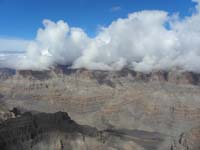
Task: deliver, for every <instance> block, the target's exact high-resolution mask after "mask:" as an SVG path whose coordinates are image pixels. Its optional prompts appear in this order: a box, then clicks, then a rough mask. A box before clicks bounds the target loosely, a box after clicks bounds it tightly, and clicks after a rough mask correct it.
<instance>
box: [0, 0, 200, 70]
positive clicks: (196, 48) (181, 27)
mask: <svg viewBox="0 0 200 150" xmlns="http://www.w3.org/2000/svg"><path fill="white" fill-rule="evenodd" d="M193 1H194V2H195V3H196V11H195V12H194V13H193V14H192V15H191V16H189V17H185V18H183V19H181V18H179V16H178V15H176V14H173V15H168V13H167V12H165V11H157V10H155V11H140V12H135V13H131V14H129V15H128V17H127V18H119V19H117V20H115V21H113V22H112V23H111V24H110V25H109V26H108V27H103V28H102V29H101V30H100V32H99V34H98V35H97V36H96V37H94V38H90V37H88V35H87V34H86V33H85V32H84V31H83V30H82V29H81V28H74V27H70V26H69V25H68V24H67V23H66V22H64V21H62V20H61V21H58V22H56V23H55V22H52V21H50V20H44V21H43V24H44V28H40V29H39V30H38V32H37V37H36V38H35V40H33V41H31V42H30V43H29V44H28V46H27V48H26V52H25V53H24V54H23V55H21V56H19V57H15V59H12V60H10V61H7V62H6V61H4V63H2V64H1V65H3V64H4V65H5V64H6V66H9V67H13V68H17V69H34V70H43V69H49V68H50V67H52V66H54V65H56V64H68V65H69V64H70V65H71V67H72V68H87V69H95V70H120V69H122V68H124V67H128V68H129V69H133V70H136V71H142V72H149V71H152V70H170V69H174V68H179V69H181V70H187V71H194V72H200V66H199V64H200V0H193ZM7 60H8V59H7Z"/></svg>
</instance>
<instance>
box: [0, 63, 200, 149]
mask: <svg viewBox="0 0 200 150" xmlns="http://www.w3.org/2000/svg"><path fill="white" fill-rule="evenodd" d="M13 108H16V110H19V111H20V112H21V114H20V115H16V113H14V112H16V111H12V110H13ZM60 111H61V112H62V113H58V112H60ZM27 112H29V115H27ZM64 112H67V113H68V115H69V116H70V117H71V118H72V120H73V122H74V124H75V126H78V128H74V130H70V132H69V131H65V130H64V131H63V130H62V128H61V127H60V125H57V124H56V121H55V120H54V119H52V120H51V117H50V118H49V117H48V116H57V114H62V115H64V116H66V113H64ZM24 114H25V115H24ZM44 114H45V115H44ZM62 115H61V116H62ZM68 115H67V116H68ZM38 116H42V119H41V120H46V121H43V122H46V124H47V127H46V129H47V131H44V132H43V123H42V125H41V123H40V121H41V120H40V121H39V122H38V123H37V126H40V125H41V126H42V127H41V128H42V130H41V133H40V132H39V133H38V132H37V134H36V135H35V136H34V137H32V138H31V136H27V137H26V136H25V140H24V138H22V139H23V140H22V139H20V138H19V141H18V142H20V144H19V145H21V146H22V148H26V149H42V148H41V147H44V145H45V144H44V143H46V145H49V146H50V147H45V148H44V149H52V150H53V149H56V148H55V147H57V149H70V148H71V149H75V150H76V149H91V150H92V149H102V150H103V149H120V150H121V149H122V150H129V149H130V150H132V149H136V150H137V149H138V150H140V149H144V150H151V149H152V150H156V149H158V150H165V149H166V150H198V149H200V144H199V143H200V132H199V129H200V74H198V73H193V72H185V71H180V70H177V69H175V70H169V71H162V70H159V71H152V72H150V73H142V72H135V71H133V70H129V69H126V68H125V69H122V70H121V71H101V70H86V69H69V68H67V66H56V67H54V68H52V69H50V70H46V71H31V70H13V69H7V68H4V69H0V123H1V126H0V133H3V132H4V133H5V132H7V133H9V131H11V132H12V130H14V129H15V128H20V127H22V128H20V129H19V133H21V134H22V135H23V134H25V133H27V132H29V130H28V131H27V130H26V126H29V125H30V126H32V124H33V120H37V118H38ZM35 117H36V119H35ZM70 117H69V118H70ZM30 118H32V119H30ZM39 118H40V117H39ZM53 118H56V117H53ZM58 118H59V117H58ZM61 118H62V117H61ZM67 118H68V117H67ZM69 118H68V119H66V120H69ZM49 119H50V120H51V121H50V123H48V121H49ZM19 120H20V121H22V122H24V120H25V123H22V125H20V121H19ZM26 120H28V121H26ZM61 120H62V121H61V124H65V126H68V125H69V124H68V123H66V120H65V119H61ZM70 120H71V119H70ZM11 122H12V123H11ZM3 124H8V125H7V126H3ZM11 124H13V125H11ZM15 124H16V127H15ZM44 126H46V125H44ZM52 126H54V127H53V129H52ZM62 126H64V125H62ZM24 128H25V129H24ZM64 128H65V127H64ZM85 128H87V129H85ZM33 129H34V126H33ZM80 129H81V130H80ZM24 130H25V131H24ZM91 130H92V131H91ZM17 131H18V129H17ZM83 131H87V132H83ZM90 133H92V135H91V134H90ZM28 134H31V133H28ZM1 135H2V134H1ZM49 135H51V136H49ZM102 135H104V136H102ZM15 136H18V135H15ZM19 136H20V135H19ZM84 136H85V137H86V139H85V140H83V137H84ZM20 137H21V136H20ZM39 137H40V138H39ZM48 137H52V138H48ZM53 137H54V138H53ZM56 137H59V138H56ZM66 137H67V138H66ZM72 137H75V138H72ZM38 138H39V139H40V140H38ZM1 139H2V138H1ZM99 139H100V140H99ZM11 141H12V140H11ZM60 141H62V142H60ZM78 141H79V142H78ZM30 142H32V143H35V144H34V145H33V144H30ZM11 143H12V142H11ZM47 143H48V144H47ZM75 143H76V144H75ZM77 143H79V144H77ZM11 145H12V144H11ZM31 145H32V147H31ZM62 145H64V146H62ZM26 146H29V147H28V148H27V147H26ZM66 146H67V147H68V148H67V147H66ZM76 146H79V147H76ZM94 146H96V147H95V148H94ZM14 147H16V146H14ZM10 149H12V148H10Z"/></svg>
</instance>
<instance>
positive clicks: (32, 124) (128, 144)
mask: <svg viewBox="0 0 200 150" xmlns="http://www.w3.org/2000/svg"><path fill="white" fill-rule="evenodd" d="M163 137H164V136H163V135H161V134H158V133H151V132H144V131H126V130H104V131H98V130H97V129H96V128H92V127H89V126H83V125H78V124H77V123H76V122H74V121H73V120H71V118H70V117H69V116H68V114H67V113H64V112H57V113H55V114H47V113H38V114H34V115H33V114H31V113H25V114H23V115H21V116H18V117H16V118H13V119H8V120H6V121H4V122H3V123H2V124H0V149H1V150H19V149H20V150H44V149H48V150H79V149H80V150H94V149H95V150H96V149H98V150H111V149H123V150H129V149H138V150H139V149H141V150H142V149H148V150H151V149H152V150H154V149H157V147H158V145H159V144H160V143H162V142H163Z"/></svg>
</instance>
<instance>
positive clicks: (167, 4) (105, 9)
mask: <svg viewBox="0 0 200 150" xmlns="http://www.w3.org/2000/svg"><path fill="white" fill-rule="evenodd" d="M193 7H194V3H192V2H191V0H182V1H181V2H180V0H0V37H3V38H22V39H34V37H35V35H36V31H37V29H38V28H39V27H41V26H42V20H43V19H50V20H52V21H58V20H60V19H62V20H64V21H66V22H67V23H68V24H69V25H70V26H77V27H81V28H83V29H84V30H85V31H86V32H87V33H88V34H89V36H94V35H95V34H96V32H97V29H98V27H99V26H107V25H109V24H110V23H111V22H112V21H113V20H115V19H117V18H119V17H126V16H127V14H128V13H132V12H136V11H140V10H147V9H148V10H152V9H158V10H165V11H168V12H169V13H174V12H179V13H180V15H181V16H182V17H183V16H187V15H190V14H191V12H192V10H193V9H192V8H193Z"/></svg>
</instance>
